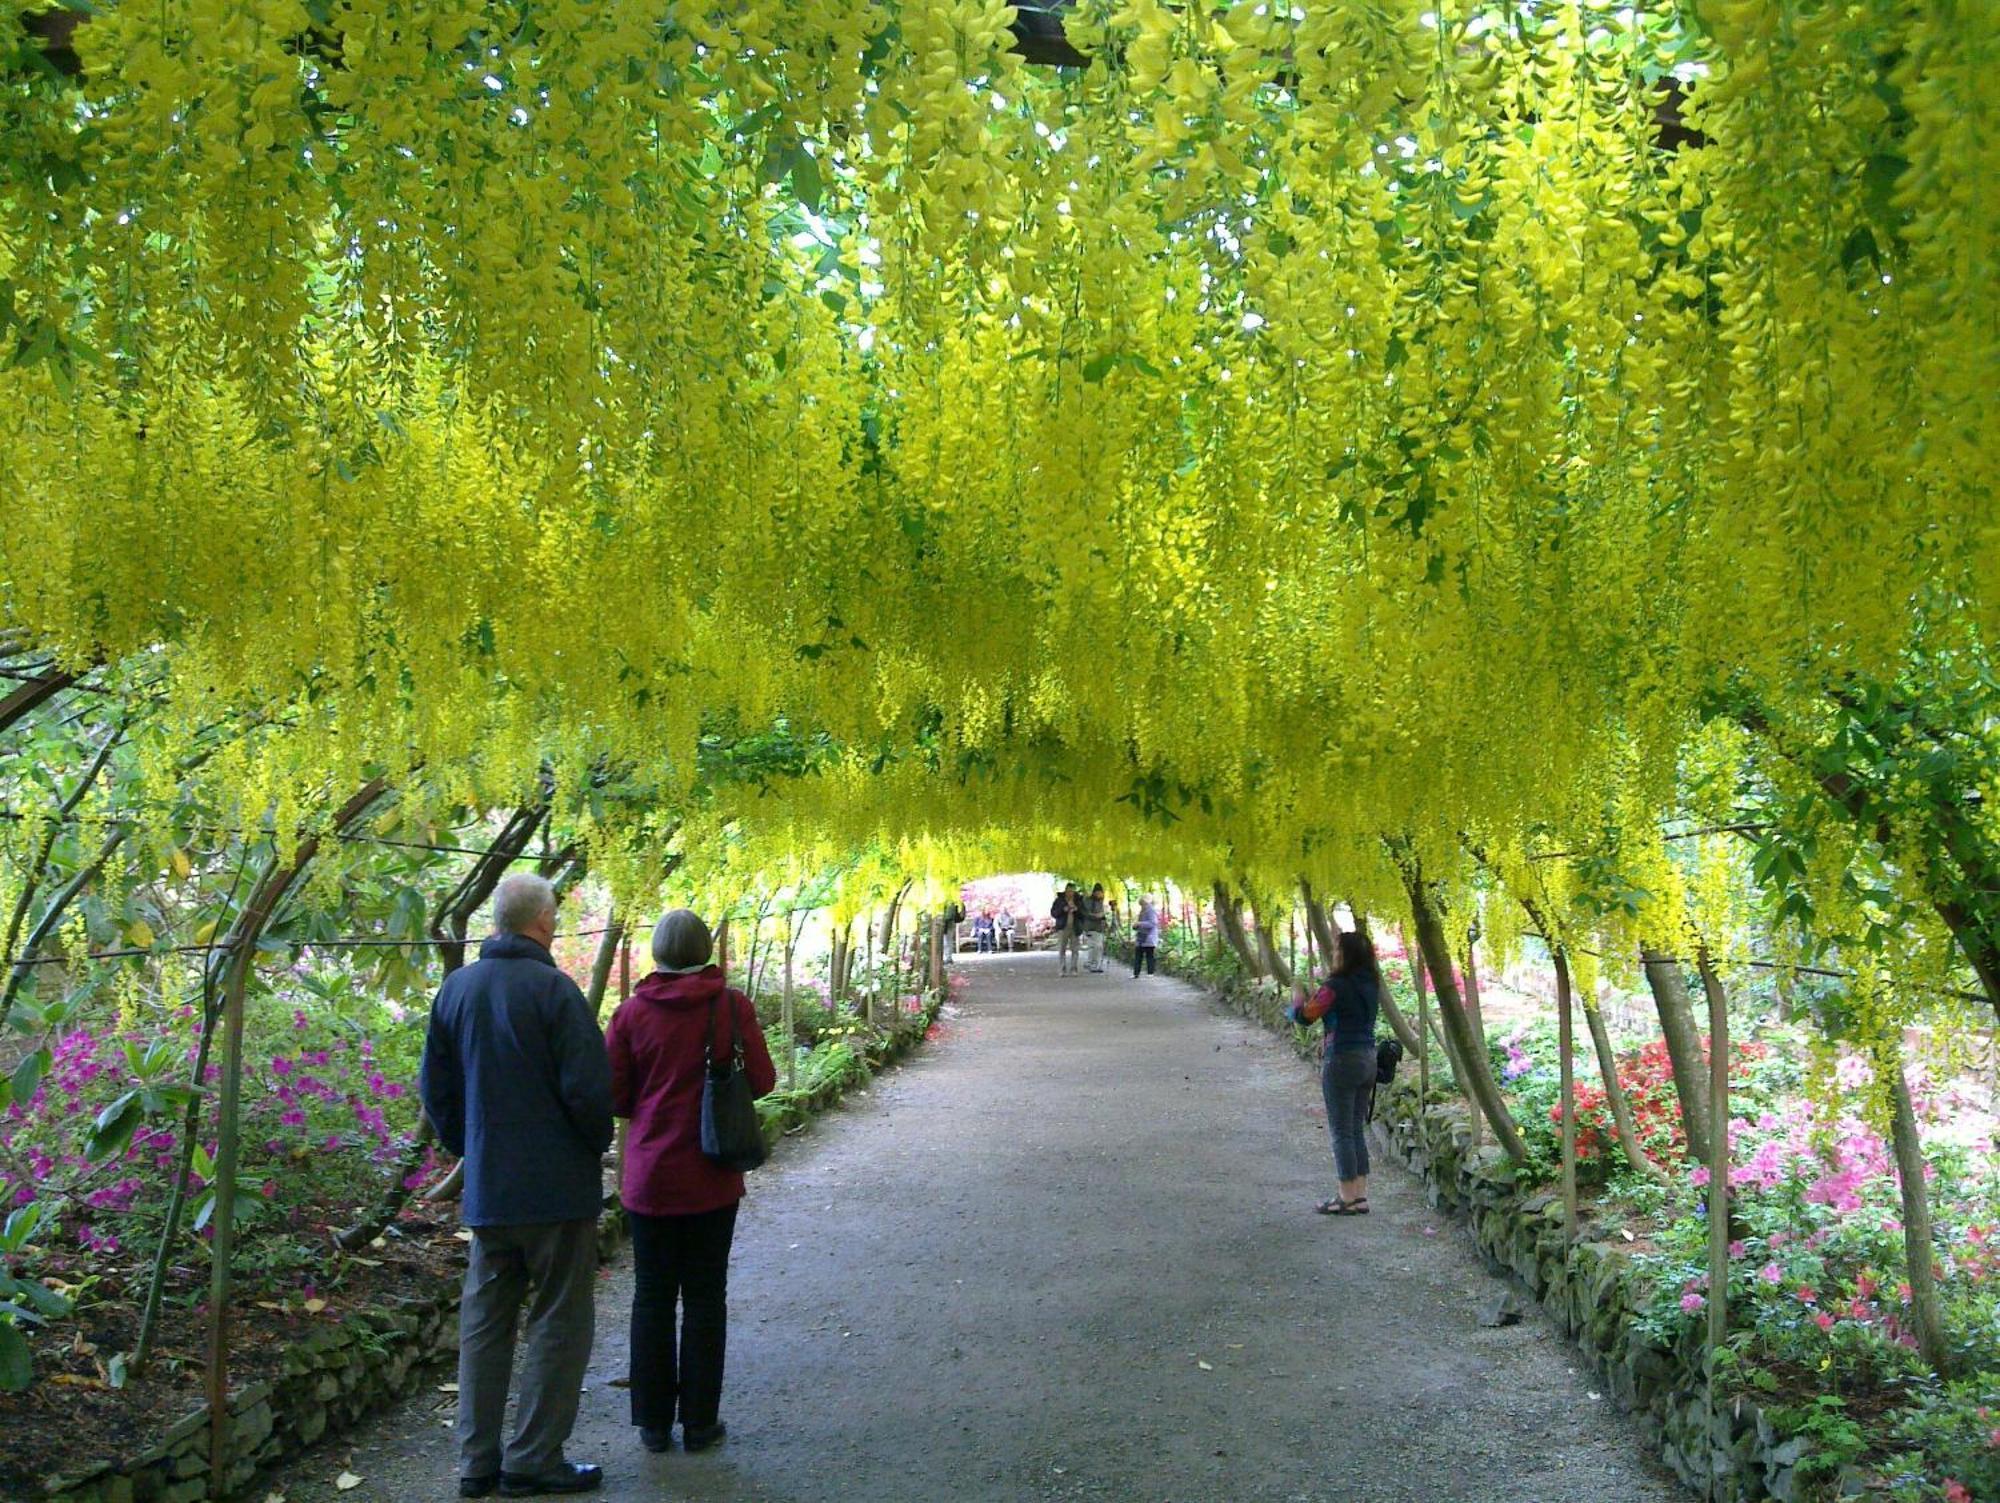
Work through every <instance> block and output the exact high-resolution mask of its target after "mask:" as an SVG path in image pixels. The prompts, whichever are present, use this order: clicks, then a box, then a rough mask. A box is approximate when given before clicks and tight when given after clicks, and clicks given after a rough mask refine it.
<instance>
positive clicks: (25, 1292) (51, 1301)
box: [15, 1279, 70, 1320]
mask: <svg viewBox="0 0 2000 1503" xmlns="http://www.w3.org/2000/svg"><path fill="white" fill-rule="evenodd" d="M15 1283H16V1284H18V1285H19V1289H18V1291H17V1292H18V1294H19V1297H20V1298H22V1299H24V1300H26V1301H27V1302H28V1303H29V1304H30V1305H32V1306H34V1308H35V1309H36V1310H37V1311H39V1312H40V1313H41V1314H43V1315H46V1316H47V1317H48V1318H49V1319H50V1320H60V1319H62V1318H63V1317H64V1316H65V1315H67V1314H69V1312H70V1303H69V1301H68V1300H66V1299H64V1298H63V1297H62V1296H61V1295H60V1294H57V1293H56V1292H55V1290H53V1289H50V1288H48V1287H47V1286H45V1285H42V1284H37V1283H33V1282H31V1281H30V1280H27V1279H17V1280H15Z"/></svg>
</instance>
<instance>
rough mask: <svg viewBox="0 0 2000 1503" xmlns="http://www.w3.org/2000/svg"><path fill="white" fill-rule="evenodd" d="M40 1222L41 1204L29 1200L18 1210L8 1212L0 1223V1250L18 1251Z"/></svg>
mask: <svg viewBox="0 0 2000 1503" xmlns="http://www.w3.org/2000/svg"><path fill="white" fill-rule="evenodd" d="M41 1224H42V1205H41V1202H40V1201H37V1200H31V1201H29V1202H28V1203H27V1204H26V1205H24V1206H22V1207H21V1208H20V1209H19V1210H17V1211H13V1212H10V1213H9V1214H8V1217H7V1220H6V1221H5V1222H4V1223H0V1250H5V1251H7V1252H19V1251H20V1250H21V1249H22V1248H24V1247H26V1246H27V1245H28V1239H29V1238H30V1237H32V1236H34V1235H35V1229H36V1228H37V1227H39V1226H40V1225H41Z"/></svg>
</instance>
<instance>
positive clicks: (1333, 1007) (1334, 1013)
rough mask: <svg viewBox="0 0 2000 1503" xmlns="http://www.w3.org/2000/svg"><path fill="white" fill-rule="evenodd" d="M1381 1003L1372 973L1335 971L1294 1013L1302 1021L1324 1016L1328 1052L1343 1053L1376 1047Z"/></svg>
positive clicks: (1309, 1021) (1311, 1020)
mask: <svg viewBox="0 0 2000 1503" xmlns="http://www.w3.org/2000/svg"><path fill="white" fill-rule="evenodd" d="M1380 1005H1381V997H1380V996H1379V995H1378V994H1377V992H1376V990H1375V979H1374V978H1373V977H1372V976H1363V975H1358V974H1355V973H1353V972H1350V971H1335V972H1334V973H1333V974H1332V975H1331V976H1329V977H1327V978H1326V980H1325V982H1324V983H1322V985H1321V986H1320V989H1319V990H1318V991H1316V992H1314V993H1313V997H1312V1000H1311V1001H1310V1002H1308V1003H1306V1005H1305V1006H1304V1007H1302V1008H1300V1009H1298V1011H1297V1012H1296V1013H1295V1014H1294V1016H1295V1017H1296V1019H1297V1021H1299V1022H1301V1023H1311V1022H1314V1021H1316V1020H1317V1019H1320V1018H1324V1019H1325V1020H1326V1043H1325V1046H1324V1047H1325V1049H1326V1052H1327V1053H1329V1054H1341V1053H1344V1052H1345V1051H1347V1050H1349V1049H1373V1048H1374V1047H1375V1012H1376V1009H1377V1008H1378V1007H1379V1006H1380Z"/></svg>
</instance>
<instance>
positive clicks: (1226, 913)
mask: <svg viewBox="0 0 2000 1503" xmlns="http://www.w3.org/2000/svg"><path fill="white" fill-rule="evenodd" d="M1215 930H1216V933H1218V934H1220V935H1221V936H1222V941H1223V943H1224V944H1226V945H1228V946H1229V948H1230V949H1232V950H1234V951H1235V952H1236V958H1237V960H1238V961H1239V962H1241V963H1242V966H1243V973H1244V974H1245V975H1246V976H1248V977H1249V978H1250V979H1251V980H1252V981H1255V980H1256V979H1257V978H1258V977H1260V976H1262V975H1264V974H1265V971H1264V965H1263V962H1262V961H1261V960H1260V959H1259V958H1258V955H1257V952H1256V951H1255V950H1253V949H1252V948H1251V946H1250V936H1249V935H1248V934H1246V933H1245V932H1244V930H1243V913H1242V910H1241V909H1239V908H1238V907H1237V906H1236V899H1235V898H1234V897H1232V896H1231V895H1230V892H1229V889H1228V888H1227V887H1224V886H1223V885H1222V883H1220V882H1217V883H1216V884H1215Z"/></svg>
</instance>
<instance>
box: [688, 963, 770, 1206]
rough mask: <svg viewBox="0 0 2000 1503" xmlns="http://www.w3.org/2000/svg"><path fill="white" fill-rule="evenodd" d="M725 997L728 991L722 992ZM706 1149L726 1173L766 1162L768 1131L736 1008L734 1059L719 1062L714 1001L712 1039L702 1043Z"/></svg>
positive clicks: (711, 1004)
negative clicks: (762, 1120)
mask: <svg viewBox="0 0 2000 1503" xmlns="http://www.w3.org/2000/svg"><path fill="white" fill-rule="evenodd" d="M723 995H724V996H725V997H727V996H728V993H727V992H725V993H724V994H723ZM701 1065H702V1069H701V1151H702V1152H703V1153H704V1154H706V1155H707V1156H708V1157H709V1158H711V1159H713V1160H714V1161H715V1162H716V1163H718V1164H720V1165H721V1166H722V1167H723V1168H725V1169H755V1168H757V1167H758V1166H759V1165H761V1164H762V1163H763V1162H764V1157H765V1152H764V1128H763V1126H762V1124H761V1123H759V1122H758V1121H757V1099H756V1097H754V1096H752V1095H751V1094H750V1076H749V1074H748V1073H747V1072H746V1071H745V1070H744V1068H743V1035H742V1033H741V1032H740V1031H739V1030H738V1028H737V1026H736V1004H735V1002H734V1001H731V1002H730V1004H729V1055H728V1057H727V1058H725V1059H724V1060H723V1061H722V1063H721V1064H720V1065H717V1064H716V1062H715V999H714V998H713V997H710V998H709V999H708V1037H707V1038H705V1039H703V1040H702V1044H701Z"/></svg>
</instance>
